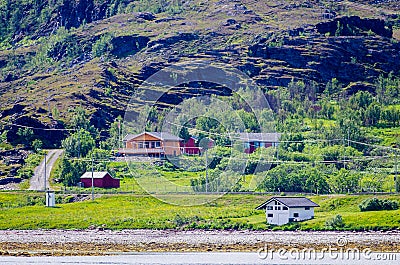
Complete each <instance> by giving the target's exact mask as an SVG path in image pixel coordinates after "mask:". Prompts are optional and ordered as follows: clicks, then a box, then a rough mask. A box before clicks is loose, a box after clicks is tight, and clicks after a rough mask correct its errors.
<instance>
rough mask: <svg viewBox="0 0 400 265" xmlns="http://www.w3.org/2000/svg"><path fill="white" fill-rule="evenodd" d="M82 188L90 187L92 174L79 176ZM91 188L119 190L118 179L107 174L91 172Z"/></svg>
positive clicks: (87, 173)
mask: <svg viewBox="0 0 400 265" xmlns="http://www.w3.org/2000/svg"><path fill="white" fill-rule="evenodd" d="M81 182H82V183H83V187H85V188H90V187H92V172H86V173H85V174H83V175H82V176H81ZM93 186H94V187H98V188H119V186H120V183H119V179H116V178H113V177H112V176H111V175H110V173H108V172H93Z"/></svg>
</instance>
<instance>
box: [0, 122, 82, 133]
mask: <svg viewBox="0 0 400 265" xmlns="http://www.w3.org/2000/svg"><path fill="white" fill-rule="evenodd" d="M0 122H1V123H3V124H5V125H8V126H14V127H20V128H27V129H32V130H42V131H77V129H61V128H39V127H32V126H26V125H21V124H16V123H10V122H4V121H2V120H0Z"/></svg>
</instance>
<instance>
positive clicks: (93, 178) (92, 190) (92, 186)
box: [92, 154, 94, 201]
mask: <svg viewBox="0 0 400 265" xmlns="http://www.w3.org/2000/svg"><path fill="white" fill-rule="evenodd" d="M93 164H94V163H93V154H92V201H94V176H93V171H94V165H93Z"/></svg>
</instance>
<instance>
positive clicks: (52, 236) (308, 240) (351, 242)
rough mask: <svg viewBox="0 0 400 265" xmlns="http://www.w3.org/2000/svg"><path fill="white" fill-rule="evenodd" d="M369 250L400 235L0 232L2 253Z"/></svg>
mask: <svg viewBox="0 0 400 265" xmlns="http://www.w3.org/2000/svg"><path fill="white" fill-rule="evenodd" d="M260 248H262V249H269V250H271V249H275V250H278V249H279V248H284V249H299V250H302V249H313V250H315V251H321V250H322V249H324V248H332V249H334V248H337V249H338V250H340V248H342V249H344V250H346V249H351V248H352V249H354V248H357V249H360V250H361V249H366V248H368V249H370V250H371V251H374V252H400V232H399V231H385V232H372V231H371V232H348V231H343V232H342V231H340V232H339V231H324V232H320V231H318V232H316V231H250V230H240V231H238V230H148V229H146V230H118V231H115V230H97V229H95V230H0V255H3V256H4V255H7V256H8V255H13V256H95V255H116V254H124V253H130V252H257V251H258V250H259V249H260Z"/></svg>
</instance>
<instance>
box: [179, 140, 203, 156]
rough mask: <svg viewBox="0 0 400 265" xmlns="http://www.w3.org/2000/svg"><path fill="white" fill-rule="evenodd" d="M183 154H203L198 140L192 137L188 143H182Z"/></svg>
mask: <svg viewBox="0 0 400 265" xmlns="http://www.w3.org/2000/svg"><path fill="white" fill-rule="evenodd" d="M180 146H181V153H182V154H186V155H198V154H200V152H201V148H200V147H198V146H197V144H196V139H195V138H194V137H190V138H189V140H187V141H186V142H184V141H181V142H180Z"/></svg>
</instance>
